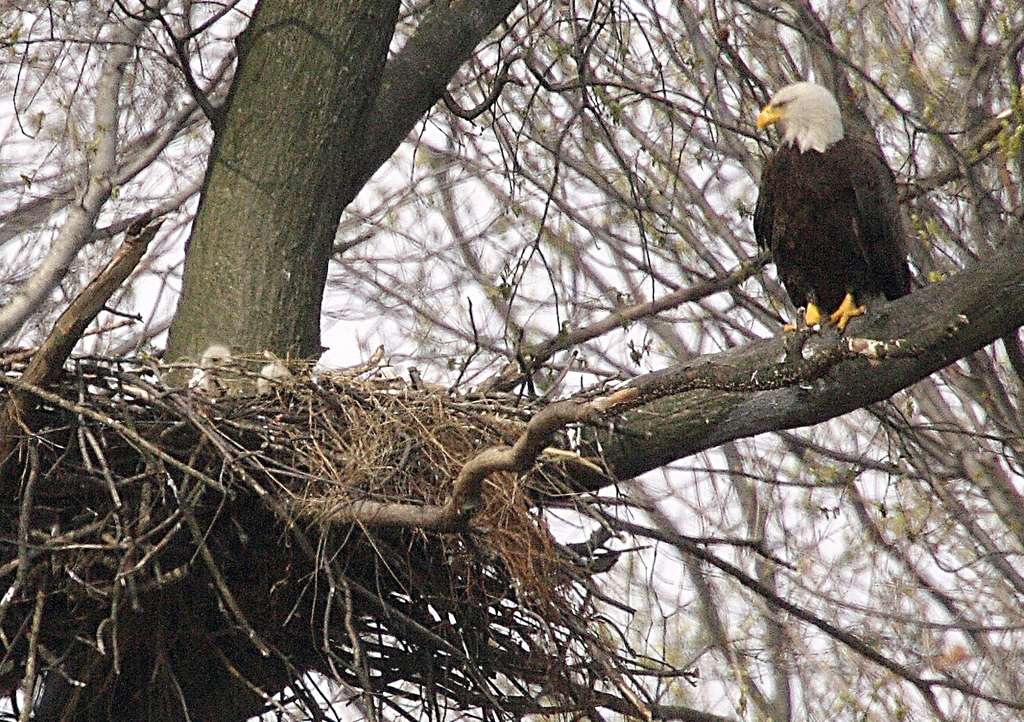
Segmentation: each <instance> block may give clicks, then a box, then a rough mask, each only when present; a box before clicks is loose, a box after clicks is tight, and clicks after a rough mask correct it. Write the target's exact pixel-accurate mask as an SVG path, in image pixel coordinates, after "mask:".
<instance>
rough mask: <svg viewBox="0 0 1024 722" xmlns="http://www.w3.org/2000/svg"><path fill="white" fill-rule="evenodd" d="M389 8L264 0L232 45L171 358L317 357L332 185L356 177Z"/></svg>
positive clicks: (393, 2)
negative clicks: (217, 349) (228, 354)
mask: <svg viewBox="0 0 1024 722" xmlns="http://www.w3.org/2000/svg"><path fill="white" fill-rule="evenodd" d="M398 6H399V3H398V1H397V0H387V1H386V2H385V1H383V0H360V1H356V0H331V1H327V2H316V3H309V2H299V1H297V0H263V2H261V3H260V4H259V6H258V7H257V10H256V12H255V15H254V17H253V19H252V21H251V22H250V24H249V27H248V28H247V29H246V30H245V32H244V33H242V35H241V36H240V37H239V39H238V69H237V71H236V76H235V80H234V83H233V85H232V88H231V92H230V95H229V97H228V100H227V103H226V106H225V112H224V115H223V124H222V127H220V128H218V129H216V134H215V140H214V145H213V149H212V151H211V157H210V164H209V168H208V170H207V176H206V181H205V184H204V189H203V194H202V197H201V200H200V205H199V211H198V213H197V215H196V220H195V223H194V224H193V226H192V234H191V237H190V239H189V242H188V246H187V249H186V258H185V270H184V275H183V279H182V293H181V301H180V303H179V305H178V311H177V315H176V317H175V319H174V322H173V323H172V324H171V328H170V337H169V339H168V349H167V350H168V357H169V358H170V359H178V358H183V357H185V358H197V357H198V356H199V355H200V354H201V353H202V351H203V350H204V349H205V348H206V347H207V346H208V345H210V344H212V343H221V344H224V345H227V346H229V347H231V348H233V349H234V350H235V351H236V352H250V353H251V352H259V351H262V350H264V349H268V350H270V351H273V352H274V353H276V354H278V355H281V356H284V355H289V354H291V355H298V356H304V357H309V356H316V355H318V354H319V351H320V304H321V299H322V297H323V290H324V284H325V282H326V279H327V264H328V261H329V259H330V254H331V247H332V244H333V241H334V234H335V229H336V228H337V225H338V221H339V219H340V218H341V212H342V210H343V208H344V206H345V204H346V203H347V201H346V200H344V199H343V198H341V197H340V196H339V194H338V188H339V187H345V186H347V185H349V184H351V179H352V177H353V176H354V174H355V173H356V172H357V169H358V168H359V167H361V159H360V157H359V151H358V149H359V145H360V140H361V138H362V133H363V128H364V122H365V119H366V116H367V114H368V112H369V110H370V108H371V107H372V105H373V103H374V100H375V98H376V95H377V89H378V87H379V85H380V78H381V73H382V69H383V67H384V61H385V59H386V56H387V49H388V45H389V43H390V41H391V37H392V34H393V32H394V28H395V21H396V18H397V15H398Z"/></svg>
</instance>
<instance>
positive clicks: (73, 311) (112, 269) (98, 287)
mask: <svg viewBox="0 0 1024 722" xmlns="http://www.w3.org/2000/svg"><path fill="white" fill-rule="evenodd" d="M148 220H149V219H148V218H144V219H143V220H142V221H140V222H138V223H136V224H135V225H133V226H132V227H131V228H129V229H128V232H127V233H126V234H125V237H124V242H123V243H122V244H121V247H120V248H119V249H118V250H117V253H116V254H115V255H114V258H113V259H112V260H111V261H110V263H108V264H107V267H106V268H104V269H103V270H102V271H100V273H99V275H98V276H96V278H94V279H93V280H92V281H91V282H90V283H89V285H88V286H86V287H85V288H84V289H82V292H81V293H79V294H78V296H77V297H76V298H75V300H74V301H72V302H71V305H70V306H68V307H67V309H65V311H64V313H62V314H61V315H60V318H58V319H57V323H55V324H54V326H53V330H52V331H50V335H49V336H47V337H46V340H45V341H43V343H42V345H41V346H40V347H39V349H38V350H37V351H36V352H35V354H33V356H32V360H31V361H30V362H29V364H28V366H27V367H26V369H25V372H24V373H23V374H22V375H21V381H22V382H24V383H25V384H27V385H29V386H40V387H43V386H46V385H47V384H49V383H52V382H53V380H54V379H55V378H56V377H57V374H59V373H60V371H61V369H63V368H64V362H65V361H67V359H68V356H70V355H71V350H72V349H73V348H74V347H75V344H76V343H78V340H79V339H80V338H81V337H82V334H83V333H84V332H85V329H86V328H87V327H88V326H89V324H90V323H92V321H93V319H94V318H96V315H97V314H98V313H99V312H100V311H101V310H103V306H104V305H105V304H106V303H107V301H108V300H109V299H110V297H111V296H112V295H114V291H116V290H117V289H118V288H120V286H121V284H122V283H124V281H125V279H126V278H128V276H129V275H130V274H131V272H132V271H133V270H134V269H135V267H136V266H137V265H138V264H139V261H140V260H142V256H143V254H144V253H145V252H146V248H147V247H148V246H149V243H150V241H152V240H153V237H154V236H156V233H157V231H159V230H160V225H161V223H162V222H163V221H158V222H156V223H154V224H152V225H150V226H146V223H147V222H148ZM31 395H32V394H31V393H30V392H27V391H26V390H25V389H14V390H12V391H11V394H10V397H9V398H8V400H7V404H6V405H5V406H4V408H3V410H2V411H0V477H2V478H3V479H4V481H0V494H3V495H4V496H13V493H14V491H15V490H14V488H13V485H12V483H11V481H10V476H11V475H10V474H4V473H3V471H4V470H5V469H4V467H6V466H7V463H8V457H9V456H10V455H11V453H12V452H13V451H14V447H15V445H16V442H15V436H14V433H13V432H14V430H15V428H16V426H17V420H18V419H20V418H21V416H22V415H23V414H24V413H25V410H26V409H27V407H28V404H29V399H30V397H31Z"/></svg>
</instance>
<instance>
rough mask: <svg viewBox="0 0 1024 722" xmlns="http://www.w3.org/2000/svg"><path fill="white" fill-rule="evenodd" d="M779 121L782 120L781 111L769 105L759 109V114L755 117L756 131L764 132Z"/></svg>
mask: <svg viewBox="0 0 1024 722" xmlns="http://www.w3.org/2000/svg"><path fill="white" fill-rule="evenodd" d="M780 120H782V111H781V110H779V109H778V108H776V107H775V106H773V105H772V104H771V103H769V104H768V105H766V106H764V108H762V109H761V114H760V115H759V116H757V129H758V130H764V129H765V128H767V127H768V126H769V125H773V124H775V123H778V122H779V121H780Z"/></svg>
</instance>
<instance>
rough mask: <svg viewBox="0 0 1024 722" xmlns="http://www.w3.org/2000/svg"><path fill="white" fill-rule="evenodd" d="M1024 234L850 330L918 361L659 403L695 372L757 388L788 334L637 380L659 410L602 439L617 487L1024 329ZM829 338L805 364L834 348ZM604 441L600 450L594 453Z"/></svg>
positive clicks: (851, 362)
mask: <svg viewBox="0 0 1024 722" xmlns="http://www.w3.org/2000/svg"><path fill="white" fill-rule="evenodd" d="M1021 279H1024V231H1021V230H1020V229H1018V230H1017V231H1016V232H1015V233H1014V234H1013V235H1012V236H1011V237H1010V238H1009V239H1008V241H1007V243H1006V248H1005V249H1004V250H1003V251H1001V252H1000V253H998V254H995V255H994V256H993V257H991V258H989V259H986V260H985V261H983V262H982V263H981V264H979V265H978V266H977V267H975V268H973V269H970V270H968V271H964V272H963V273H960V274H957V275H956V276H954V277H952V278H950V279H948V280H946V281H943V282H941V283H936V284H932V285H929V286H926V287H925V288H922V289H919V290H916V291H914V292H913V293H912V294H910V295H909V296H904V297H903V298H901V299H899V300H897V301H894V302H892V303H889V304H884V305H882V306H881V307H879V308H878V309H876V312H874V313H873V312H871V311H869V315H868V316H867V317H866V318H864V319H859V320H856V321H855V322H854V323H851V324H850V326H849V327H847V332H846V338H850V337H866V338H873V339H880V340H893V339H905V340H906V342H907V343H908V344H909V348H910V349H912V352H911V353H910V354H908V355H905V356H901V357H898V358H887V359H882V360H881V361H869V360H868V359H867V358H863V357H858V358H852V359H848V360H844V361H841V362H840V363H838V364H836V365H835V366H834V367H833V368H831V369H830V370H829V371H828V373H826V374H825V375H824V376H822V377H820V378H814V379H809V380H807V382H806V383H791V384H787V385H785V386H782V387H781V388H775V389H766V390H757V389H743V388H737V387H734V388H733V389H732V390H730V389H728V388H726V386H727V385H728V384H725V383H723V384H722V388H718V389H715V388H700V389H694V390H689V391H684V392H682V393H665V394H661V393H658V392H657V391H656V389H658V388H662V389H665V388H668V389H670V388H672V386H673V385H680V384H682V383H684V382H685V379H687V378H688V376H689V375H692V374H693V373H694V370H695V369H703V371H702V374H703V375H709V373H710V372H711V371H723V372H725V373H724V374H723V375H727V376H729V377H731V378H747V379H756V378H757V376H758V374H759V373H760V374H763V373H764V372H765V371H766V370H767V369H769V367H771V366H773V365H775V364H777V363H778V362H779V361H780V360H781V359H782V358H783V355H784V353H785V347H786V340H785V339H784V338H783V336H782V335H781V334H780V335H778V336H776V337H775V338H772V339H766V340H764V341H760V342H757V343H753V344H751V345H749V346H744V347H741V348H736V349H732V350H729V351H725V352H722V353H719V354H713V355H708V356H702V357H700V358H698V359H695V360H693V361H691V362H687V363H685V364H680V365H678V366H673V367H670V368H667V369H664V370H662V371H657V372H655V373H652V374H648V375H646V376H643V377H640V378H638V379H636V380H635V381H634V382H633V383H632V384H631V385H632V386H635V387H637V388H638V389H639V390H640V391H641V394H642V395H650V394H652V392H653V395H655V396H657V397H658V398H656V399H655V400H653V401H651V402H650V403H648V404H645V405H644V406H642V407H640V408H637V409H634V410H632V411H630V412H628V413H627V414H625V415H624V417H623V418H622V419H621V420H620V421H619V422H618V423H617V424H616V426H615V429H614V430H613V431H612V432H602V433H601V434H598V435H595V440H594V442H592V443H593V446H592V448H591V453H594V454H597V453H598V452H597V449H598V448H600V449H601V451H602V453H603V457H604V460H605V462H606V463H607V465H608V467H609V469H610V470H611V471H612V472H613V474H614V476H615V477H616V478H618V479H628V478H631V477H633V476H636V475H638V474H642V473H644V472H646V471H650V470H652V469H657V468H658V467H661V466H664V465H665V464H668V463H671V462H673V461H676V460H678V459H682V458H684V457H687V456H690V455H691V454H695V453H698V452H700V451H704V450H706V449H711V448H714V447H716V446H718V445H720V444H723V443H725V442H726V441H731V440H733V439H739V438H744V437H749V436H754V435H756V434H760V433H764V432H766V431H781V430H783V429H791V428H795V427H800V426H809V425H812V424H817V423H820V422H822V421H827V420H828V419H831V418H834V417H836V416H840V415H841V414H845V413H847V412H849V411H853V410H854V409H858V408H861V407H863V406H867V405H868V404H872V403H875V402H878V401H883V400H885V399H887V398H889V397H890V396H892V395H893V394H894V393H896V392H897V391H899V390H901V389H904V388H907V387H908V386H911V385H912V384H914V383H916V382H917V381H920V380H921V379H923V378H925V377H926V376H928V375H929V374H932V373H934V372H936V371H938V370H939V369H942V368H944V367H946V366H948V365H949V364H951V363H953V362H954V361H956V360H957V359H960V358H963V357H964V356H967V355H969V354H971V353H973V352H974V351H977V350H978V349H980V348H982V347H983V346H985V345H987V344H989V343H992V342H993V341H995V340H997V339H999V338H1002V337H1003V336H1005V335H1006V334H1008V333H1011V332H1013V331H1014V329H1017V328H1020V327H1021V326H1022V325H1024V281H1022V280H1021ZM831 333H832V332H831V331H829V332H826V333H825V334H823V336H822V338H821V339H820V341H815V342H812V343H810V344H808V348H807V349H805V351H804V355H805V356H806V355H807V354H808V353H814V352H815V350H816V349H817V350H819V351H820V350H821V349H822V348H824V347H828V346H829V345H834V344H835V343H836V339H835V338H834V337H831V336H830V335H829V334H831ZM597 441H599V445H598V443H596V442H597Z"/></svg>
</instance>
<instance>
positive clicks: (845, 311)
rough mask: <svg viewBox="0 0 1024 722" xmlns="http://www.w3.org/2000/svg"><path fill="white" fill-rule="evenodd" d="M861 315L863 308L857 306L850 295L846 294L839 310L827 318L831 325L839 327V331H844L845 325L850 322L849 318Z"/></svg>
mask: <svg viewBox="0 0 1024 722" xmlns="http://www.w3.org/2000/svg"><path fill="white" fill-rule="evenodd" d="M863 315H864V307H863V306H858V305H857V302H856V301H854V300H853V294H852V293H847V294H846V297H845V298H844V299H843V302H842V303H841V304H839V308H837V309H836V310H835V311H833V312H832V314H831V315H830V316H829V317H828V318H829V320H830V321H831V322H832V323H834V324H835V325H836V326H838V327H839V330H840V331H845V330H846V324H848V323H849V322H850V319H851V318H856V317H857V316H863Z"/></svg>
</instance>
